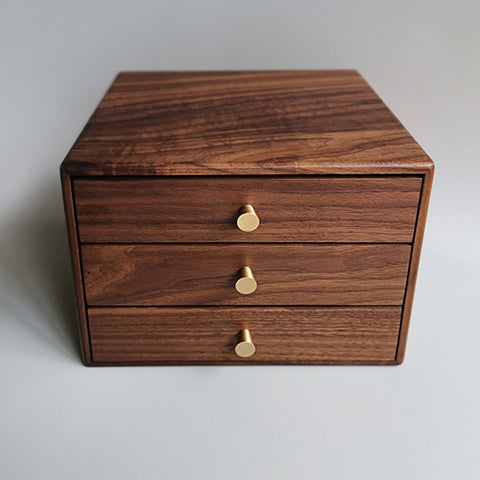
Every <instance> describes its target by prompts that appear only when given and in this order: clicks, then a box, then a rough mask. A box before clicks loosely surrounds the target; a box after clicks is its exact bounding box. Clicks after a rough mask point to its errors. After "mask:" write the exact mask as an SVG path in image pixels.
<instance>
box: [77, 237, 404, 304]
mask: <svg viewBox="0 0 480 480" xmlns="http://www.w3.org/2000/svg"><path fill="white" fill-rule="evenodd" d="M82 259H83V266H84V278H85V290H86V298H87V304H88V305H90V306H99V305H108V306H134V305H152V306H155V305H401V304H402V303H403V295H404V289H405V282H406V275H407V270H408V262H409V259H410V246H409V245H404V244H398V245H395V244H371V245H369V244H357V245H309V244H303V245H302V244H296V245H292V244H289V245H276V244H268V245H265V244H259V245H209V244H207V245H205V244H196V245H170V244H169V245H91V244H87V245H83V246H82ZM243 266H249V267H251V268H252V270H253V274H254V276H255V279H256V281H257V283H258V288H257V290H256V291H255V292H254V293H253V294H251V295H241V294H239V293H238V292H237V291H236V290H235V288H234V284H235V280H236V277H235V274H236V272H237V271H238V270H239V269H240V268H241V267H243Z"/></svg>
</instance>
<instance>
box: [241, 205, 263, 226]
mask: <svg viewBox="0 0 480 480" xmlns="http://www.w3.org/2000/svg"><path fill="white" fill-rule="evenodd" d="M259 225H260V219H259V218H258V215H257V214H256V213H255V209H254V208H253V207H252V206H251V205H244V206H243V207H242V208H241V209H240V210H239V211H238V217H237V227H238V228H239V229H240V230H242V232H253V231H254V230H256V229H257V228H258V226H259Z"/></svg>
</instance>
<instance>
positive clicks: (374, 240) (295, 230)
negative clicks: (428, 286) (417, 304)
mask: <svg viewBox="0 0 480 480" xmlns="http://www.w3.org/2000/svg"><path fill="white" fill-rule="evenodd" d="M61 172H62V185H63V190H64V200H65V210H66V217H67V224H68V228H69V236H70V246H71V251H72V263H73V269H74V277H75V287H76V293H77V304H78V313H79V324H80V332H81V340H82V352H83V359H84V362H85V363H86V364H87V365H121V364H241V365H249V364H385V365H386V364H398V363H401V362H402V360H403V356H404V352H405V345H406V338H407V331H408V325H409V319H410V313H411V308H412V301H413V293H414V288H415V278H416V273H417V268H418V261H419V256H420V249H421V242H422V237H423V230H424V225H425V218H426V211H427V205H428V198H429V193H430V187H431V182H432V175H433V164H432V162H431V160H430V159H429V158H428V157H427V156H426V154H425V153H424V152H423V151H422V150H421V148H420V147H419V146H418V145H417V143H416V142H415V141H414V140H413V138H412V137H411V136H410V135H409V134H408V132H407V131H406V130H405V129H404V128H403V126H402V125H401V124H400V123H399V122H398V120H397V119H396V118H395V117H394V116H393V114H392V113H391V112H390V111H389V110H388V109H387V107H386V106H385V105H384V104H383V103H382V101H381V100H380V99H379V98H378V96H377V95H376V94H375V93H374V92H373V90H372V89H371V88H370V87H369V86H368V84H367V83H366V82H365V81H364V80H363V79H362V77H361V76H360V75H359V74H358V73H356V72H354V71H284V72H203V73H202V72H196V73H191V72H190V73H186V72H184V73H167V72H163V73H160V72H158V73H155V72H143V73H140V72H139V73H123V74H120V75H119V76H118V77H117V78H116V80H115V82H114V83H113V84H112V86H111V87H110V89H109V91H108V92H107V94H106V96H105V97H104V99H103V100H102V102H101V103H100V105H99V107H98V108H97V110H96V111H95V113H94V114H93V116H92V117H91V119H90V121H89V122H88V124H87V125H86V127H85V129H84V130H83V132H82V134H81V135H80V137H79V138H78V140H77V142H76V143H75V145H74V146H73V147H72V149H71V151H70V152H69V154H68V156H67V158H66V159H65V160H64V162H63V164H62V167H61Z"/></svg>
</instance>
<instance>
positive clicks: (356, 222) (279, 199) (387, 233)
mask: <svg viewBox="0 0 480 480" xmlns="http://www.w3.org/2000/svg"><path fill="white" fill-rule="evenodd" d="M421 185H422V178H421V177H420V176H410V177H402V176H392V177H382V176H377V177H362V176H359V177H349V176H347V177H317V176H310V177H268V178H265V177H248V176H247V177H245V176H241V177H202V178H198V177H181V178H179V177H160V178H159V177H156V178H143V179H139V178H128V179H126V178H109V179H105V178H93V179H92V178H82V179H78V180H75V181H74V191H75V199H76V209H77V221H78V228H79V233H80V240H81V241H82V242H101V243H122V242H127V243H136V242H142V243H145V242H189V243H195V242H342V243H346V242H412V240H413V231H414V227H415V220H416V216H417V207H418V201H419V196H420V189H421ZM244 204H251V205H253V206H254V207H255V210H256V213H257V214H258V215H259V217H260V220H261V223H260V227H259V228H258V229H257V230H255V231H254V232H242V231H241V230H239V229H238V228H237V226H236V218H237V215H238V210H239V208H240V207H241V206H242V205H244Z"/></svg>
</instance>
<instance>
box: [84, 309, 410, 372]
mask: <svg viewBox="0 0 480 480" xmlns="http://www.w3.org/2000/svg"><path fill="white" fill-rule="evenodd" d="M400 315H401V308H399V307H390V308H305V307H304V308H298V307H297V308H225V307H223V308H222V307H219V308H218V307H217V308H188V309H182V308H168V307H167V308H91V309H89V318H90V329H91V336H92V350H93V359H94V361H95V362H98V363H115V362H120V363H130V362H131V363H147V364H148V363H155V362H158V363H165V364H231V365H254V364H372V363H375V364H394V363H395V350H396V345H397V338H398V328H399V323H400ZM243 328H248V329H249V330H250V332H251V334H252V340H253V342H254V344H255V347H256V352H255V354H254V355H253V356H252V357H249V358H243V359H242V358H239V357H237V356H236V355H235V353H234V347H235V344H236V342H237V341H238V332H239V331H240V330H241V329H243Z"/></svg>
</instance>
